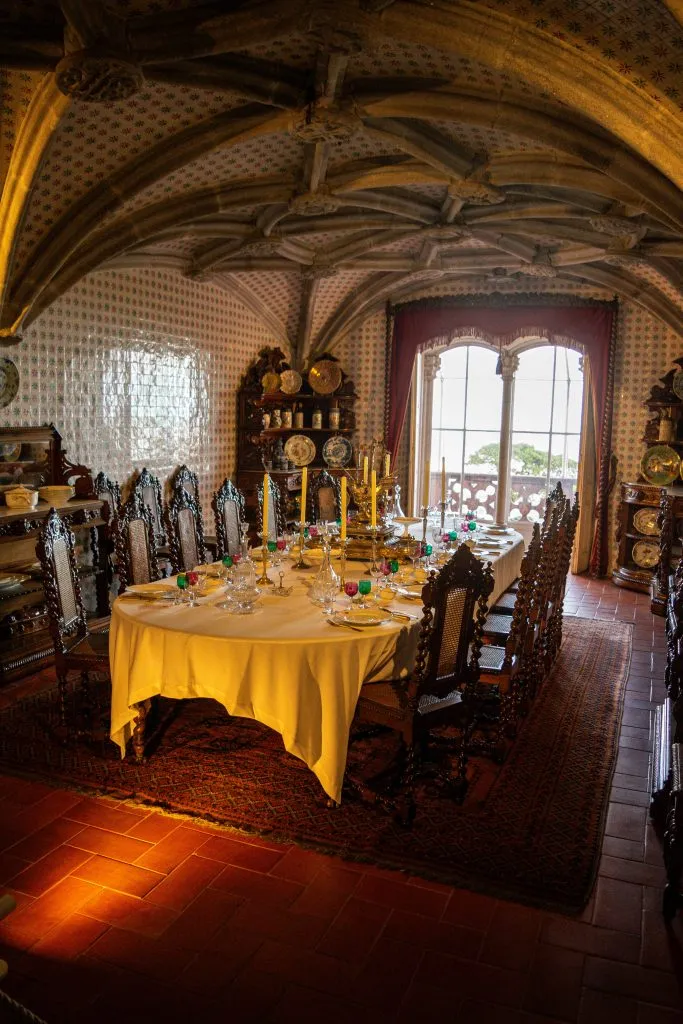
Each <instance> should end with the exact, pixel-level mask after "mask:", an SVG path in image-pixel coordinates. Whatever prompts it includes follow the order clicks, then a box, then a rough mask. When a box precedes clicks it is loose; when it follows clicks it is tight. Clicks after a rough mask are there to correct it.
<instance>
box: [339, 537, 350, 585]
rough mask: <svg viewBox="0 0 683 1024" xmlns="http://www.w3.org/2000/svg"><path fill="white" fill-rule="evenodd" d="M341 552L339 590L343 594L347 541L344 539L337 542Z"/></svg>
mask: <svg viewBox="0 0 683 1024" xmlns="http://www.w3.org/2000/svg"><path fill="white" fill-rule="evenodd" d="M339 543H340V546H341V551H340V554H339V589H340V590H341V591H342V593H343V592H344V584H345V583H346V545H347V544H348V540H347V539H346V537H344V540H340V541H339Z"/></svg>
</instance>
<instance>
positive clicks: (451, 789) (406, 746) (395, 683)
mask: <svg viewBox="0 0 683 1024" xmlns="http://www.w3.org/2000/svg"><path fill="white" fill-rule="evenodd" d="M492 589H493V574H492V571H491V568H490V566H484V565H483V564H482V563H481V562H480V561H479V559H477V558H475V557H474V555H472V553H471V551H470V550H469V548H468V547H466V546H464V545H463V546H462V547H460V548H459V549H458V550H457V551H456V553H455V554H454V555H453V557H452V558H451V559H450V560H449V562H448V563H447V564H446V565H445V566H444V567H443V569H442V570H441V572H439V574H438V575H434V574H433V575H432V576H431V578H430V580H429V581H428V582H427V584H426V585H425V586H424V588H423V590H422V600H423V605H424V609H423V616H422V623H421V626H420V639H419V643H418V650H417V657H416V660H415V667H414V669H413V671H412V673H411V674H410V676H409V677H408V678H407V679H392V680H386V681H382V682H376V683H365V684H364V685H363V687H362V689H361V692H360V697H359V699H358V706H357V709H356V723H357V724H364V723H371V724H374V725H381V726H386V727H388V728H390V729H393V730H395V731H396V732H399V733H400V734H401V739H402V752H403V755H404V765H403V770H402V774H401V779H400V787H399V799H398V801H396V800H394V799H391V798H386V797H383V796H381V795H378V793H377V791H376V790H374V789H373V785H372V782H373V780H357V779H354V778H353V777H352V776H351V775H349V776H348V778H349V782H350V783H351V784H352V786H354V788H355V789H357V790H358V791H359V792H360V793H361V795H362V796H364V797H366V798H371V799H373V800H374V802H378V803H381V804H385V805H386V806H387V807H389V808H391V809H394V810H398V812H399V819H400V820H401V822H402V823H404V824H409V823H410V821H412V818H413V817H414V814H415V800H414V786H415V779H416V775H417V773H418V771H419V770H421V769H422V768H423V767H424V763H423V756H424V753H425V751H426V748H427V745H428V739H429V734H430V731H431V730H432V729H434V728H438V727H440V726H446V725H456V726H459V728H460V739H459V741H458V744H457V748H456V759H457V767H456V771H455V773H453V772H450V771H449V772H448V773H446V774H443V773H442V774H441V778H442V780H443V781H444V782H445V783H446V789H447V792H448V793H449V795H451V796H453V797H455V798H456V799H457V800H459V801H462V800H463V798H464V796H465V793H466V790H467V748H468V743H469V740H470V737H471V735H472V732H473V729H474V726H475V723H476V708H477V702H476V689H477V681H478V679H479V655H480V651H481V648H482V629H483V623H484V618H485V616H486V601H487V598H488V596H489V594H490V593H491V590H492ZM475 610H476V616H475Z"/></svg>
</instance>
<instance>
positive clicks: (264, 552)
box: [256, 533, 274, 587]
mask: <svg viewBox="0 0 683 1024" xmlns="http://www.w3.org/2000/svg"><path fill="white" fill-rule="evenodd" d="M259 537H260V538H261V558H262V570H261V575H260V576H259V578H258V579H257V580H256V586H257V587H272V586H274V583H273V581H272V580H271V579H269V578H268V572H267V570H268V534H267V533H260V534H259Z"/></svg>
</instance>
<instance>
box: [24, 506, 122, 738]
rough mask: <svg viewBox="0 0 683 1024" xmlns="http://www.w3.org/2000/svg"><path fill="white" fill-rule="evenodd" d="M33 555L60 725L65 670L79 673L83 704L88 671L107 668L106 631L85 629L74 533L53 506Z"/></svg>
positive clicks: (63, 715)
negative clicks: (52, 662)
mask: <svg viewBox="0 0 683 1024" xmlns="http://www.w3.org/2000/svg"><path fill="white" fill-rule="evenodd" d="M36 554H37V555H38V558H39V560H40V564H41V568H42V570H43V586H44V588H45V599H46V604H47V610H48V617H49V621H50V632H51V633H52V640H53V643H54V648H55V668H56V672H57V684H58V687H59V709H60V718H61V721H62V724H64V723H65V722H66V683H67V673H68V672H69V671H71V670H75V671H79V672H80V673H81V685H82V689H83V691H84V703H86V701H87V690H88V673H89V672H91V671H106V672H108V671H109V633H108V631H107V632H105V631H102V632H97V633H91V632H90V631H89V629H88V626H87V623H86V619H85V608H84V607H83V600H82V598H81V587H80V583H79V580H78V573H77V570H76V558H75V555H74V536H73V534H72V532H71V530H70V529H69V527H68V526H67V525H66V523H65V522H64V520H63V519H61V518H60V516H59V514H58V513H57V512H56V510H55V509H50V513H49V515H48V517H47V519H46V521H45V524H44V526H43V528H42V530H41V531H40V535H39V537H38V543H37V544H36Z"/></svg>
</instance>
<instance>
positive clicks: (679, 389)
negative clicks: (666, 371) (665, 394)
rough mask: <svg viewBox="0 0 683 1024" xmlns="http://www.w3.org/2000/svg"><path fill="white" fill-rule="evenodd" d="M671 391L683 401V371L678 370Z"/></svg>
mask: <svg viewBox="0 0 683 1024" xmlns="http://www.w3.org/2000/svg"><path fill="white" fill-rule="evenodd" d="M671 390H672V391H673V393H674V395H676V396H677V397H678V398H681V399H683V370H676V372H675V373H674V376H673V380H672V381H671Z"/></svg>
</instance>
